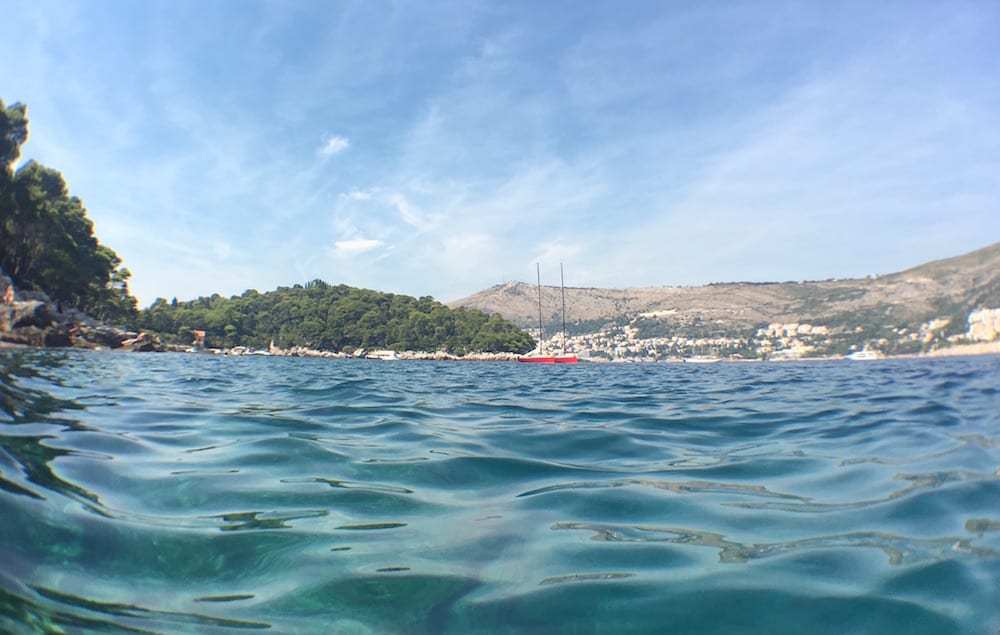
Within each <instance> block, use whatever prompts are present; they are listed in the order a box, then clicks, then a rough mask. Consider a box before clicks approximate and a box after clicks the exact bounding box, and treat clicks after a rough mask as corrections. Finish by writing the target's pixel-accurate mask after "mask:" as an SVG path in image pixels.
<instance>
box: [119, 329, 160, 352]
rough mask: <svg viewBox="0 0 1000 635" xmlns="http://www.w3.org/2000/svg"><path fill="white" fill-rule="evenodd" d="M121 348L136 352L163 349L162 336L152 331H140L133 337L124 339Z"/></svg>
mask: <svg viewBox="0 0 1000 635" xmlns="http://www.w3.org/2000/svg"><path fill="white" fill-rule="evenodd" d="M121 348H122V349H124V350H126V351H134V352H136V353H156V352H160V351H162V350H163V344H161V343H160V338H159V337H157V336H156V335H154V334H152V333H139V334H138V335H136V336H135V337H133V338H129V339H127V340H123V341H122V343H121Z"/></svg>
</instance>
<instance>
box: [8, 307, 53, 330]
mask: <svg viewBox="0 0 1000 635" xmlns="http://www.w3.org/2000/svg"><path fill="white" fill-rule="evenodd" d="M54 322H55V317H54V316H53V313H52V310H51V307H50V306H49V305H47V304H45V303H44V302H42V301H40V300H28V301H26V302H14V303H12V304H4V305H0V331H11V330H14V329H18V328H22V327H25V326H37V327H38V328H45V327H47V326H49V325H51V324H52V323H54Z"/></svg>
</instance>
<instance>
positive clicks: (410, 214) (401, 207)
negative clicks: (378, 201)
mask: <svg viewBox="0 0 1000 635" xmlns="http://www.w3.org/2000/svg"><path fill="white" fill-rule="evenodd" d="M386 200H387V201H388V202H389V204H391V205H392V206H393V207H395V208H396V211H398V212H399V216H400V218H402V219H403V222H404V223H406V224H407V225H412V226H413V227H416V228H417V229H427V227H428V226H429V225H430V223H429V222H428V220H427V219H426V218H425V217H424V215H423V214H422V213H421V212H420V210H418V209H417V208H416V207H415V206H414V205H413V204H412V203H410V201H408V200H407V199H406V197H405V196H403V195H402V194H392V195H390V196H389V197H388V198H387V199H386Z"/></svg>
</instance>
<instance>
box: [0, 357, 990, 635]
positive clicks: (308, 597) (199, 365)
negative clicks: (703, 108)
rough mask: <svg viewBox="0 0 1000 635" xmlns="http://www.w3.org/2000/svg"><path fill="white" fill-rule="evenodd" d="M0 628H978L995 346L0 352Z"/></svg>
mask: <svg viewBox="0 0 1000 635" xmlns="http://www.w3.org/2000/svg"><path fill="white" fill-rule="evenodd" d="M0 404H2V408H0V631H3V632H13V633H30V632H67V633H76V632H100V633H125V632H135V631H141V632H157V633H237V632H248V631H268V632H273V633H331V632H333V633H340V632H342V633H470V632H488V633H522V632H538V633H548V632H560V633H629V632H649V633H666V632H679V633H688V632H690V633H739V632H763V633H908V634H914V633H934V634H941V633H959V632H962V633H985V634H989V635H995V634H996V633H997V632H998V629H1000V471H998V470H1000V359H998V358H996V357H992V358H989V357H984V358H978V359H974V358H968V359H952V360H932V361H916V360H914V361H881V362H846V361H845V362H816V363H786V364H750V363H746V364H714V365H683V364H635V365H610V364H609V365H589V364H580V365H577V366H554V367H540V366H536V365H530V366H528V365H518V364H511V363H434V362H373V361H360V360H359V361H352V360H324V359H291V358H276V357H274V358H264V357H243V358H231V357H213V356H198V355H174V354H163V355H155V354H145V355H142V354H112V353H84V352H81V353H58V352H57V353H52V352H38V351H34V352H33V351H28V352H24V351H21V352H9V351H8V352H5V353H2V354H0Z"/></svg>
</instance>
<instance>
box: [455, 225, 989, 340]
mask: <svg viewBox="0 0 1000 635" xmlns="http://www.w3.org/2000/svg"><path fill="white" fill-rule="evenodd" d="M566 305H567V310H568V313H569V320H570V324H571V327H570V331H575V332H587V331H593V330H597V329H599V328H600V327H601V326H603V325H604V324H606V323H609V322H614V321H616V320H626V319H627V320H634V319H640V320H644V321H646V322H647V323H661V324H662V325H663V326H664V327H665V328H666V327H671V326H672V327H680V326H682V325H691V324H698V325H714V326H715V329H714V330H718V331H720V332H743V331H746V330H747V329H750V328H754V327H756V326H759V325H761V324H766V323H772V322H784V323H789V322H811V323H815V324H831V325H848V324H854V323H857V324H871V323H878V322H885V323H887V324H888V323H892V324H896V325H900V324H904V325H905V324H912V323H917V322H921V321H925V320H928V319H932V318H935V317H939V316H948V317H957V318H960V319H964V316H965V315H968V313H969V312H970V311H973V310H975V309H977V308H982V307H985V306H992V307H998V306H1000V243H995V244H993V245H990V246H989V247H985V248H983V249H979V250H977V251H974V252H971V253H968V254H965V255H962V256H958V257H955V258H949V259H946V260H939V261H934V262H929V263H926V264H923V265H920V266H917V267H913V268H912V269H907V270H905V271H901V272H899V273H893V274H889V275H885V276H879V277H877V278H868V279H845V280H829V281H819V282H802V283H794V282H782V283H722V284H710V285H706V286H701V287H639V288H626V289H598V288H587V287H568V288H567V289H566ZM451 306H453V307H458V306H464V307H471V308H476V309H480V310H482V311H485V312H487V313H499V314H500V315H502V316H503V317H505V318H507V319H510V320H512V321H514V322H515V323H516V324H518V325H520V326H522V327H526V328H527V327H532V326H535V325H537V322H538V305H537V289H536V287H535V286H534V285H531V284H526V283H523V282H508V283H504V284H500V285H496V286H494V287H491V288H489V289H486V290H484V291H480V292H479V293H476V294H473V295H471V296H469V297H467V298H463V299H461V300H457V301H455V302H452V303H451ZM559 307H560V297H559V288H558V287H550V286H545V287H542V312H543V319H544V321H545V322H546V323H547V328H549V327H550V326H553V325H555V324H558V322H559Z"/></svg>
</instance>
